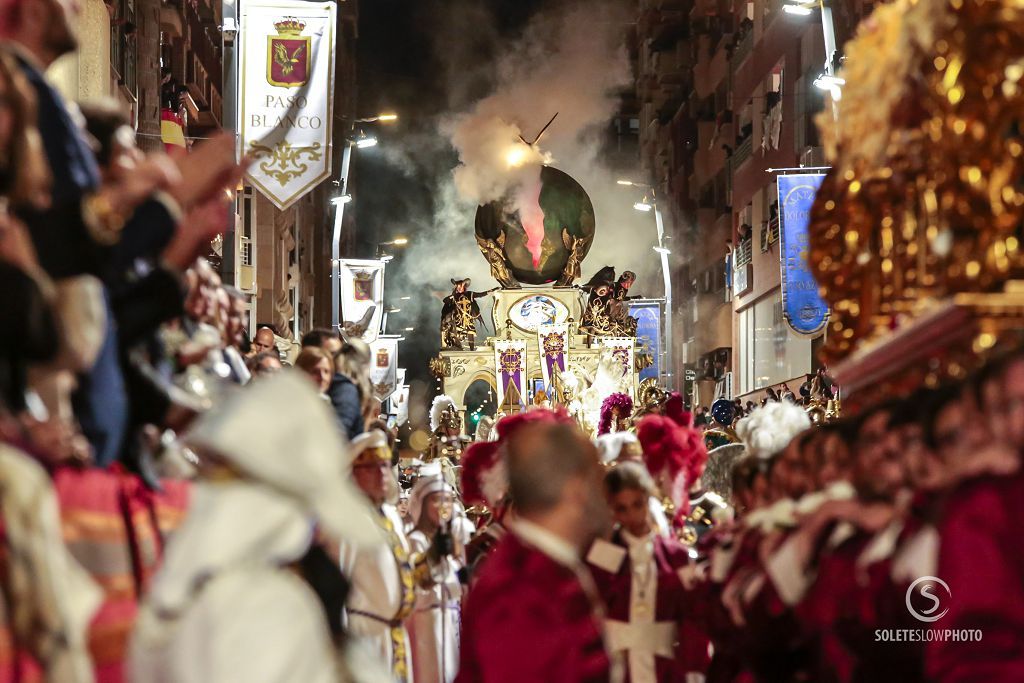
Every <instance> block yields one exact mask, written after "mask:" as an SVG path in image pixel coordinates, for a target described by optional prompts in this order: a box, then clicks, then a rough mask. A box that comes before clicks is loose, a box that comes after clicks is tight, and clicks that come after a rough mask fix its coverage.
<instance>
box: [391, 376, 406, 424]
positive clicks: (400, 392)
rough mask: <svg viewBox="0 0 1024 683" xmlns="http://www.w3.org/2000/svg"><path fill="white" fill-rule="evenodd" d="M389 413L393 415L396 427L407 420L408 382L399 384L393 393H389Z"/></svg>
mask: <svg viewBox="0 0 1024 683" xmlns="http://www.w3.org/2000/svg"><path fill="white" fill-rule="evenodd" d="M391 413H392V414H393V415H394V416H395V425H396V426H398V427H401V426H402V425H404V424H405V423H406V422H408V421H409V385H408V384H400V385H399V386H398V389H397V390H396V391H395V393H393V394H391Z"/></svg>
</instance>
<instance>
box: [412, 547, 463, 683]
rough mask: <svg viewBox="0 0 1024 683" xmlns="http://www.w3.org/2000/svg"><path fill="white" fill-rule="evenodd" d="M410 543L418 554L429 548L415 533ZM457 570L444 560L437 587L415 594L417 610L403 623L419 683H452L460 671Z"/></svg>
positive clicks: (459, 615)
mask: <svg viewBox="0 0 1024 683" xmlns="http://www.w3.org/2000/svg"><path fill="white" fill-rule="evenodd" d="M409 544H410V545H411V546H412V549H413V552H417V553H421V552H426V551H427V549H428V548H429V547H430V540H429V539H428V538H427V537H426V536H425V535H424V534H423V532H421V531H414V532H412V533H411V534H409ZM458 569H459V565H458V564H457V563H456V562H455V560H453V559H451V558H446V561H445V564H444V565H443V567H440V568H438V569H435V570H434V571H435V576H436V577H437V578H438V579H439V582H438V584H437V585H435V586H434V587H433V588H431V589H430V590H423V589H418V590H417V591H416V609H415V611H414V612H413V614H412V616H411V617H409V619H408V620H407V621H406V624H407V626H408V629H409V635H410V636H411V638H412V642H413V660H412V661H413V668H414V670H415V673H416V680H417V681H420V682H421V683H423V682H424V681H426V682H428V683H434V682H435V681H436V683H451V682H452V681H453V680H455V673H456V672H457V671H458V668H459V634H460V630H459V629H460V621H461V620H460V617H461V610H460V604H459V599H460V598H461V597H462V586H461V584H459V578H458V575H457V572H458Z"/></svg>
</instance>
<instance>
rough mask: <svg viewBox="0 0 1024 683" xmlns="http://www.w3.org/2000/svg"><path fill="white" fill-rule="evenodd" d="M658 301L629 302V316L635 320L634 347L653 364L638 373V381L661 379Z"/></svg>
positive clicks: (659, 304)
mask: <svg viewBox="0 0 1024 683" xmlns="http://www.w3.org/2000/svg"><path fill="white" fill-rule="evenodd" d="M661 309H662V302H660V301H630V302H629V314H630V315H631V316H632V317H634V318H636V346H637V349H639V350H642V351H643V352H645V353H647V354H648V355H649V356H650V357H651V360H652V361H653V363H652V364H651V365H648V366H647V367H646V368H644V369H643V370H641V371H640V375H639V376H638V378H637V379H638V380H639V381H641V382H642V381H644V380H645V379H654V380H655V381H660V379H661V320H662V318H661V316H662V312H661Z"/></svg>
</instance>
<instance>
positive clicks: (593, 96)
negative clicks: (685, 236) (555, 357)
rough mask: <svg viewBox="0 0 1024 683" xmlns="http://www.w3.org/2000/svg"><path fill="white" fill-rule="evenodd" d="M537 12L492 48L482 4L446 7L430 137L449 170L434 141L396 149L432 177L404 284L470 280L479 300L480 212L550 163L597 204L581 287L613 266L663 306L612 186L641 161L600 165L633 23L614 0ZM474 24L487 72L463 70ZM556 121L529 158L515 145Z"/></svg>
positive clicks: (650, 230)
mask: <svg viewBox="0 0 1024 683" xmlns="http://www.w3.org/2000/svg"><path fill="white" fill-rule="evenodd" d="M544 5H545V8H544V9H543V10H541V11H540V12H539V13H537V14H536V15H535V16H534V17H533V18H532V19H531V20H530V21H529V22H528V24H527V26H526V28H525V29H524V30H523V32H522V34H521V36H520V37H519V38H518V39H515V40H512V41H509V40H507V39H498V38H497V36H496V35H495V31H494V28H493V22H489V21H486V20H485V19H484V17H483V15H482V14H481V4H480V3H476V4H473V3H467V2H458V3H453V4H452V8H453V9H452V13H451V14H449V15H447V17H446V21H448V22H450V24H451V26H457V27H461V28H459V29H458V31H455V30H454V29H449V30H447V31H446V32H444V33H443V34H439V35H440V37H439V44H438V45H437V53H438V57H439V61H440V63H441V68H442V70H443V71H444V73H445V74H447V77H448V81H449V82H448V84H447V88H448V93H449V98H448V99H449V102H450V104H451V106H452V107H453V110H452V112H450V113H447V114H445V115H443V116H441V117H440V119H439V122H438V126H437V130H438V132H439V133H440V134H441V136H442V138H443V141H446V142H447V143H448V144H450V146H451V148H452V149H454V151H455V153H456V154H457V162H456V163H454V164H453V163H452V162H453V159H452V157H451V154H450V150H447V149H442V148H441V147H439V146H438V144H436V143H437V142H440V141H430V140H427V139H424V138H422V137H419V138H417V140H416V143H415V144H413V145H409V144H407V145H406V146H405V150H404V153H405V154H406V155H407V157H408V159H412V160H414V161H415V163H411V164H409V165H410V166H412V167H415V168H418V171H417V174H418V175H420V176H423V175H427V176H429V175H433V176H434V178H435V181H436V182H437V186H436V187H435V188H434V192H433V201H434V215H433V216H432V217H431V219H430V220H429V224H430V227H429V228H428V229H427V230H424V231H423V234H422V235H421V236H420V237H418V238H417V239H414V240H412V241H411V242H410V245H409V247H408V253H407V254H406V257H405V258H404V259H403V263H402V269H403V271H404V273H403V275H404V276H405V277H406V278H407V279H408V281H409V282H411V283H414V284H415V283H431V286H432V287H433V288H437V287H441V286H447V278H448V277H471V278H473V289H476V290H481V289H485V288H488V287H490V286H492V281H491V278H490V274H489V269H488V266H487V263H486V261H485V260H484V259H483V257H482V256H481V255H480V253H479V250H478V249H477V246H476V240H475V237H474V218H475V212H476V209H477V206H478V205H479V204H484V203H487V202H490V201H494V200H498V199H501V198H503V197H512V198H513V201H515V197H516V196H517V195H523V194H527V195H528V194H530V192H529V189H530V188H529V186H530V185H531V184H532V183H535V182H538V181H539V173H540V167H541V166H540V165H541V164H550V165H552V166H554V167H556V168H558V169H560V170H562V171H564V172H566V173H568V174H569V175H570V176H572V177H573V178H575V179H576V181H577V182H579V183H580V184H581V185H582V186H583V188H584V190H586V192H587V193H588V195H589V196H590V198H591V201H592V202H593V204H594V211H595V218H596V231H595V239H594V243H593V245H592V247H591V251H590V254H589V255H588V256H587V259H586V261H585V262H584V264H583V279H584V280H586V279H587V278H589V277H590V275H592V274H593V273H594V272H595V271H597V270H598V269H599V268H601V267H602V266H606V265H612V266H615V267H616V269H617V270H618V271H619V272H621V271H622V270H627V269H628V270H633V271H636V272H637V274H638V276H639V277H638V282H637V284H636V286H635V287H634V290H633V291H634V292H635V293H638V294H641V295H647V296H660V295H661V293H662V292H661V289H660V277H658V276H657V275H658V273H659V272H660V271H659V262H658V259H657V255H656V254H655V253H654V252H653V251H652V247H653V246H654V244H655V243H656V234H655V233H656V231H655V225H654V217H653V216H652V215H651V214H649V213H648V214H644V213H639V212H637V211H635V210H633V208H632V206H633V203H634V202H635V201H637V200H638V199H639V198H640V197H639V195H638V194H637V193H636V192H635V191H633V189H632V188H623V187H621V186H619V185H617V184H616V182H615V181H616V179H617V178H618V177H621V175H627V176H631V177H633V178H634V179H637V178H636V176H637V175H638V172H639V171H638V169H639V159H637V162H636V165H635V167H634V168H632V169H627V170H625V171H622V170H615V169H612V168H609V167H608V166H607V165H606V164H605V163H604V157H603V152H604V151H605V149H604V147H605V145H606V142H607V138H608V136H607V133H608V130H609V127H610V124H611V121H612V119H613V117H614V116H615V114H616V112H617V111H618V109H619V106H620V98H621V95H622V93H623V92H624V91H626V90H629V89H631V88H632V87H633V76H632V73H631V68H630V62H629V54H628V52H627V50H626V46H625V38H626V34H627V29H628V25H629V22H631V21H632V20H633V19H634V17H632V16H630V15H629V14H628V8H624V7H623V3H621V2H616V1H614V0H588V1H584V2H579V1H573V2H562V3H555V2H551V3H544ZM474 25H479V26H480V29H479V32H478V33H479V35H483V36H487V42H488V46H489V47H488V49H489V50H491V51H494V49H495V48H494V46H495V45H497V46H500V47H499V48H498V51H497V52H495V53H494V54H493V59H492V60H491V62H490V64H489V65H483V64H480V63H479V62H472V61H470V60H471V58H470V55H471V54H472V53H473V51H474V50H473V49H471V48H472V47H474V46H475V47H479V44H480V42H481V41H480V40H478V38H477V37H476V36H475V35H472V33H473V26H474ZM460 33H461V35H459V34H460ZM482 84H483V85H484V86H486V87H483V88H482V87H481V85H482ZM474 95H476V96H475V97H473V96H474ZM467 98H468V99H467ZM556 112H558V117H557V118H556V119H555V121H554V123H553V124H552V125H551V127H550V128H549V129H548V130H547V132H546V133H545V134H544V135H543V137H542V138H541V140H540V141H539V142H538V144H537V145H536V147H535V148H531V147H528V146H526V145H524V144H523V143H522V141H521V140H520V136H522V137H523V138H525V139H526V140H528V141H530V140H532V139H533V138H534V137H535V136H536V135H537V133H538V132H539V131H540V129H541V128H542V127H543V126H544V125H545V124H546V123H547V122H548V120H549V119H550V118H551V117H552V115H554V114H555V113H556ZM510 162H514V163H510ZM453 165H454V169H453V168H452V166H453ZM524 187H526V188H527V189H526V191H525V192H524V191H522V190H523V188H524ZM484 301H485V300H484V299H481V300H480V303H481V304H483V303H484ZM431 305H436V302H435V304H431ZM484 315H485V318H486V316H487V314H486V312H485V314H484Z"/></svg>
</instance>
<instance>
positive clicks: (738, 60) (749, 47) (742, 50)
mask: <svg viewBox="0 0 1024 683" xmlns="http://www.w3.org/2000/svg"><path fill="white" fill-rule="evenodd" d="M753 51H754V29H753V28H751V29H749V30H748V31H747V34H746V35H745V36H743V38H741V39H740V42H738V43H737V44H736V49H735V50H733V52H732V59H731V60H730V62H729V64H730V66H731V67H732V70H733V71H736V70H737V69H739V68H740V65H741V64H743V61H744V60H745V59H746V58H747V57H749V56H750V54H751V53H752V52H753Z"/></svg>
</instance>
